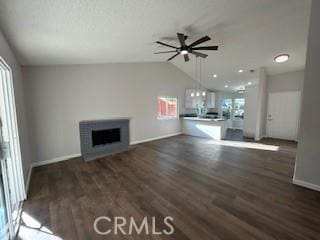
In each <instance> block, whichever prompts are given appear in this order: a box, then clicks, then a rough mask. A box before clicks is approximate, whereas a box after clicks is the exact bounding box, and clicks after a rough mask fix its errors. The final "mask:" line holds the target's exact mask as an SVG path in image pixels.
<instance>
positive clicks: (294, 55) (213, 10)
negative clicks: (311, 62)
mask: <svg viewBox="0 0 320 240" xmlns="http://www.w3.org/2000/svg"><path fill="white" fill-rule="evenodd" d="M310 5H311V0H228V1H221V0H161V1H160V0H108V1H105V0H68V1H66V0H54V1H53V0H24V1H21V0H10V1H8V0H0V27H1V29H2V31H3V33H4V35H5V36H6V38H7V39H8V41H9V42H10V44H11V46H12V47H13V49H14V51H15V52H16V54H17V56H18V59H19V60H20V62H21V63H22V64H23V65H58V64H88V63H107V62H155V61H165V60H166V59H167V58H168V57H170V55H154V54H153V52H155V51H158V50H166V49H167V48H164V47H161V46H158V45H157V44H155V41H157V40H162V41H165V42H168V43H171V44H174V45H178V43H177V41H176V40H175V38H176V36H175V34H176V32H182V33H185V34H187V35H189V39H188V42H192V41H193V40H196V39H197V38H199V37H201V36H203V35H209V36H210V37H211V38H212V40H211V41H210V42H207V43H205V44H204V45H208V44H211V45H213V44H218V45H219V46H220V49H219V51H218V52H210V53H209V52H208V53H209V57H208V58H206V59H205V60H203V61H202V66H203V67H202V69H203V73H202V76H203V83H204V85H205V86H207V87H209V88H213V89H220V90H221V89H224V85H225V84H228V85H229V86H230V87H229V88H228V89H229V90H236V89H238V88H239V87H240V86H242V85H245V84H246V83H247V82H248V81H254V79H255V78H256V75H257V74H256V73H257V70H258V69H259V68H260V67H265V68H266V69H267V72H268V74H277V73H283V72H289V71H294V70H299V69H303V68H304V64H305V53H306V43H307V33H308V22H309V14H310ZM279 53H289V54H290V55H291V58H290V61H288V62H287V63H284V64H281V65H279V64H275V63H274V62H273V58H274V56H275V55H277V54H279ZM182 59H183V58H182V57H181V56H178V57H177V58H176V59H175V60H174V61H172V63H173V64H174V65H176V66H177V67H179V68H180V69H181V70H183V71H184V72H186V73H187V74H189V75H190V76H193V75H194V69H195V63H194V58H191V61H190V62H189V63H184V61H183V60H182ZM240 68H241V69H244V70H245V72H244V73H243V74H239V73H238V72H237V70H238V69H240ZM250 69H254V70H256V73H255V74H250V73H249V70H250ZM213 74H218V78H216V79H214V78H213V77H212V75H213Z"/></svg>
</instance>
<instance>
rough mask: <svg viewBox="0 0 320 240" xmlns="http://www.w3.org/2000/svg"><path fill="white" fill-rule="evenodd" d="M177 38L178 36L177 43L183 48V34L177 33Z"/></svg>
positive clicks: (184, 44)
mask: <svg viewBox="0 0 320 240" xmlns="http://www.w3.org/2000/svg"><path fill="white" fill-rule="evenodd" d="M177 36H178V39H179V42H180V44H181V46H182V47H185V46H186V43H185V37H184V34H183V33H177Z"/></svg>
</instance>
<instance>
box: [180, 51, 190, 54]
mask: <svg viewBox="0 0 320 240" xmlns="http://www.w3.org/2000/svg"><path fill="white" fill-rule="evenodd" d="M180 53H181V54H182V55H186V54H188V51H187V50H182V51H181V52H180Z"/></svg>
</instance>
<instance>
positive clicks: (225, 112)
mask: <svg viewBox="0 0 320 240" xmlns="http://www.w3.org/2000/svg"><path fill="white" fill-rule="evenodd" d="M231 111H232V99H222V101H221V112H222V116H223V117H224V118H225V119H230V117H231Z"/></svg>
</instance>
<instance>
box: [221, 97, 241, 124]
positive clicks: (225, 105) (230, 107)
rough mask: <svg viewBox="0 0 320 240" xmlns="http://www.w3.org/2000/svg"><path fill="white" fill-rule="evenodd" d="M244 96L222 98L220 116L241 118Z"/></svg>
mask: <svg viewBox="0 0 320 240" xmlns="http://www.w3.org/2000/svg"><path fill="white" fill-rule="evenodd" d="M244 104H245V101H244V98H235V99H233V100H232V99H229V98H227V99H222V101H221V112H222V116H223V117H225V118H226V119H231V120H243V115H244Z"/></svg>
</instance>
